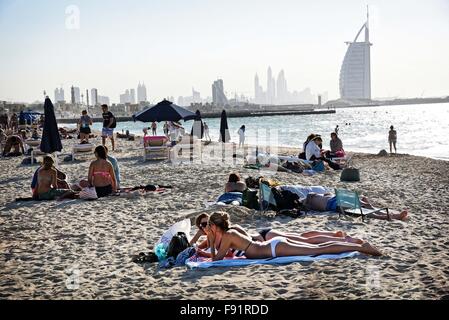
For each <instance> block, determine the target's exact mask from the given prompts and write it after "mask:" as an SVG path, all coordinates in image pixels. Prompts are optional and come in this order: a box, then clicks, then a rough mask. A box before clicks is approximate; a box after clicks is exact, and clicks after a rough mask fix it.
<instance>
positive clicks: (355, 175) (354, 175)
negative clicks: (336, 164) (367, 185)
mask: <svg viewBox="0 0 449 320" xmlns="http://www.w3.org/2000/svg"><path fill="white" fill-rule="evenodd" d="M340 181H345V182H357V181H360V171H359V169H356V168H345V169H343V171H342V173H341V176H340Z"/></svg>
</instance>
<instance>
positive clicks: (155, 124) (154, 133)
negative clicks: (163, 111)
mask: <svg viewBox="0 0 449 320" xmlns="http://www.w3.org/2000/svg"><path fill="white" fill-rule="evenodd" d="M151 130H152V132H153V136H156V135H157V123H156V121H153V123H152V124H151Z"/></svg>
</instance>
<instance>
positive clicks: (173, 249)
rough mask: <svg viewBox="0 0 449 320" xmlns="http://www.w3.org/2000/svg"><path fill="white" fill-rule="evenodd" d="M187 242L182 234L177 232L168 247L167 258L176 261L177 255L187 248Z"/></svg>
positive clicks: (188, 245)
mask: <svg viewBox="0 0 449 320" xmlns="http://www.w3.org/2000/svg"><path fill="white" fill-rule="evenodd" d="M189 247H190V244H189V240H188V239H187V236H186V234H185V233H184V232H178V233H177V234H175V235H174V236H173V238H172V239H171V241H170V244H169V245H168V249H167V258H169V257H173V258H175V259H176V257H177V256H178V254H180V253H181V252H183V251H184V250H185V249H187V248H189Z"/></svg>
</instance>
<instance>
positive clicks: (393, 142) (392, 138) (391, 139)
mask: <svg viewBox="0 0 449 320" xmlns="http://www.w3.org/2000/svg"><path fill="white" fill-rule="evenodd" d="M396 141H397V132H396V130H394V127H393V126H391V127H390V131H389V132H388V142H389V144H390V153H393V147H394V153H397V150H396Z"/></svg>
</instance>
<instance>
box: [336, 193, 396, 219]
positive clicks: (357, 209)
mask: <svg viewBox="0 0 449 320" xmlns="http://www.w3.org/2000/svg"><path fill="white" fill-rule="evenodd" d="M335 196H336V201H337V210H338V216H339V217H341V215H345V214H349V215H360V216H361V217H362V221H364V217H365V216H366V215H368V214H370V213H376V212H380V211H382V210H385V211H386V212H387V216H388V218H390V213H389V211H388V208H380V209H377V208H376V209H367V208H362V204H361V202H360V198H359V194H358V193H357V192H356V191H351V190H346V189H335Z"/></svg>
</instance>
